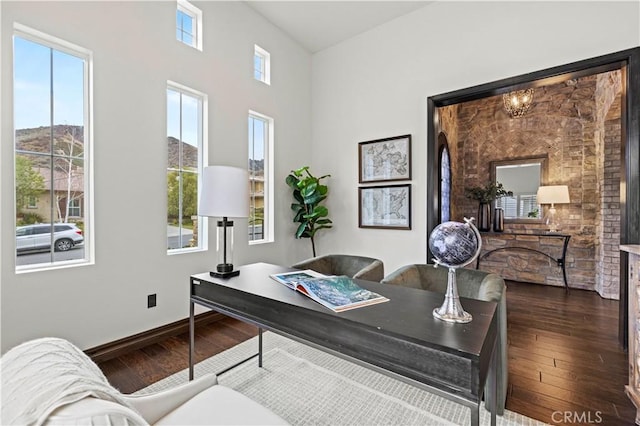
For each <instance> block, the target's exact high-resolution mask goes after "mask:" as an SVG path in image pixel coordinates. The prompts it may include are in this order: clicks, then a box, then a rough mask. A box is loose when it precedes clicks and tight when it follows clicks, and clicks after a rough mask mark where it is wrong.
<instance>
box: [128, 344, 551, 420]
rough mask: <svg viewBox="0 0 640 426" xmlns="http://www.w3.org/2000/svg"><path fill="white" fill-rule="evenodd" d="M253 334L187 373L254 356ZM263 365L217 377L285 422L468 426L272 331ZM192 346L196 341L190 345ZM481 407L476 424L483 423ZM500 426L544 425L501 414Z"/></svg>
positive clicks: (437, 402)
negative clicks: (251, 337)
mask: <svg viewBox="0 0 640 426" xmlns="http://www.w3.org/2000/svg"><path fill="white" fill-rule="evenodd" d="M257 341H258V340H257V337H255V338H253V339H250V340H248V341H246V342H244V343H241V344H239V345H237V346H235V347H233V348H231V349H229V350H227V351H225V352H222V353H220V354H218V355H216V356H213V357H211V358H208V359H206V360H204V361H202V362H200V363H198V364H197V365H196V367H195V375H196V377H198V376H199V375H202V374H205V373H210V372H213V373H215V372H218V371H222V370H223V369H224V368H226V367H227V366H229V365H233V364H234V363H235V362H237V361H239V360H242V359H244V358H246V357H248V356H250V355H252V354H254V353H255V352H256V351H257ZM263 345H264V355H263V368H258V362H257V359H253V360H251V361H249V362H247V363H245V364H242V365H241V366H239V367H236V368H235V369H233V370H231V371H229V372H227V373H225V374H223V375H222V376H220V377H219V382H220V384H222V385H224V386H228V387H230V388H233V389H235V390H237V391H239V392H241V393H243V394H244V395H246V396H248V397H250V398H251V399H253V400H255V401H257V402H259V403H260V404H262V405H264V406H266V407H268V408H270V409H271V410H272V411H273V412H275V413H277V414H278V415H280V416H281V417H282V418H284V419H285V420H286V421H288V422H289V423H291V424H293V425H363V426H364V425H367V426H368V425H422V426H424V425H447V426H449V425H468V424H469V422H470V410H469V408H466V407H464V406H462V405H460V404H456V403H454V402H451V401H448V400H447V399H445V398H442V397H439V396H436V395H434V394H431V393H429V392H426V391H424V390H421V389H418V388H416V387H415V386H411V385H408V384H406V383H404V382H401V381H399V380H396V379H392V378H389V377H387V376H385V375H383V374H380V373H377V372H375V371H372V370H369V369H367V368H365V367H361V366H359V365H356V364H354V363H351V362H348V361H345V360H343V359H341V358H338V357H335V356H333V355H329V354H327V353H324V352H322V351H320V350H317V349H314V348H311V347H309V346H306V345H303V344H300V343H297V342H295V341H293V340H290V339H287V338H284V337H282V336H279V335H277V334H275V333H269V332H267V333H265V334H264V335H263ZM196 346H197V342H196ZM187 377H188V376H187V371H186V370H184V371H181V372H179V373H176V374H174V375H172V376H170V377H167V378H166V379H163V380H161V381H159V382H157V383H154V384H153V385H151V386H149V387H147V388H145V389H143V390H141V391H140V392H139V393H147V392H155V391H158V390H162V389H166V388H169V387H172V386H175V385H177V384H179V383H183V382H185V381H186V380H187ZM490 420H491V419H490V414H489V412H488V411H486V410H485V409H484V407H481V409H480V424H482V425H489V424H490ZM497 424H498V425H502V426H511V425H513V426H516V425H518V426H520V425H544V423H541V422H538V421H536V420H533V419H530V418H528V417H525V416H522V415H520V414H517V413H514V412H511V411H508V410H505V414H504V416H498V418H497Z"/></svg>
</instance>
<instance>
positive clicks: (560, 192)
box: [536, 185, 571, 204]
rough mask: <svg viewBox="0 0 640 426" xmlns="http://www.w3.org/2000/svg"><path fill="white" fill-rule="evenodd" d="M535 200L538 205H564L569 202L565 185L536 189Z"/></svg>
mask: <svg viewBox="0 0 640 426" xmlns="http://www.w3.org/2000/svg"><path fill="white" fill-rule="evenodd" d="M536 199H537V201H538V203H539V204H566V203H570V202H571V201H570V200H569V187H568V186H567V185H551V186H541V187H539V188H538V194H537V195H536Z"/></svg>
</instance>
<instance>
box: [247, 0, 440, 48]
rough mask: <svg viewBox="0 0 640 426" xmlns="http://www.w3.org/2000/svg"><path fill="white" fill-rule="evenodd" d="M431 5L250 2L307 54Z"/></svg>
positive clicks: (361, 2) (366, 2)
mask: <svg viewBox="0 0 640 426" xmlns="http://www.w3.org/2000/svg"><path fill="white" fill-rule="evenodd" d="M430 3H433V2H432V1H305V0H301V1H247V4H248V5H249V6H250V7H251V8H253V9H254V10H255V11H256V12H258V13H259V14H260V15H262V16H264V17H265V18H266V19H267V20H269V21H270V22H271V23H273V24H274V25H275V26H277V27H278V28H280V29H281V30H282V31H284V32H285V33H287V34H288V35H289V36H290V37H291V38H293V39H294V40H296V41H297V42H298V43H300V45H301V46H303V47H304V48H305V49H306V50H308V51H309V52H311V53H315V52H318V51H320V50H323V49H326V48H327V47H330V46H333V45H334V44H337V43H340V42H342V41H344V40H346V39H348V38H351V37H353V36H355V35H358V34H360V33H362V32H365V31H367V30H370V29H371V28H374V27H376V26H378V25H381V24H384V23H385V22H388V21H391V20H393V19H395V18H398V17H399V16H402V15H405V14H407V13H410V12H413V11H414V10H417V9H420V8H422V7H425V6H426V5H428V4H430Z"/></svg>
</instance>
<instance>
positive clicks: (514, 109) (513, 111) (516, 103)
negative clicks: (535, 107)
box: [502, 89, 533, 118]
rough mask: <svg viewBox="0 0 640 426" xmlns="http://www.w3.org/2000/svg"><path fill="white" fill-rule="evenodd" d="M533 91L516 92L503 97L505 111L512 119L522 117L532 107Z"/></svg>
mask: <svg viewBox="0 0 640 426" xmlns="http://www.w3.org/2000/svg"><path fill="white" fill-rule="evenodd" d="M532 101H533V89H526V90H516V91H513V92H509V93H505V94H504V95H502V102H503V103H504V109H505V110H507V112H508V113H509V115H510V116H511V118H518V117H522V116H523V115H524V114H525V113H526V112H527V111H528V110H529V108H530V107H531V102H532Z"/></svg>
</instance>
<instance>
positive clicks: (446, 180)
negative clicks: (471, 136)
mask: <svg viewBox="0 0 640 426" xmlns="http://www.w3.org/2000/svg"><path fill="white" fill-rule="evenodd" d="M438 144H439V148H438V149H439V153H440V157H439V164H440V169H439V170H438V176H439V178H440V192H439V204H440V223H443V222H448V221H449V220H451V219H450V218H451V159H450V158H449V144H448V143H447V137H446V136H445V135H444V133H440V135H438Z"/></svg>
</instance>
